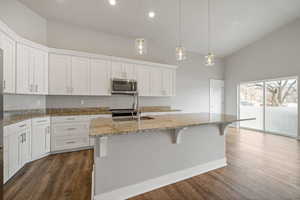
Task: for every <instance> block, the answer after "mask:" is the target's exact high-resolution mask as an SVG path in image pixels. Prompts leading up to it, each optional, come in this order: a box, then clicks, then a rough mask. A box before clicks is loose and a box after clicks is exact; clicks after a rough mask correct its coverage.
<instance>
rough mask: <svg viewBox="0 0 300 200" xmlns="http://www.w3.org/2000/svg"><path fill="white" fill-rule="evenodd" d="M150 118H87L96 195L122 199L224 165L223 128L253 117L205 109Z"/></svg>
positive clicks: (96, 196) (103, 197) (97, 197)
mask: <svg viewBox="0 0 300 200" xmlns="http://www.w3.org/2000/svg"><path fill="white" fill-rule="evenodd" d="M150 117H152V118H153V119H147V120H140V121H136V120H131V121H114V120H113V119H112V118H97V119H95V120H93V121H92V122H91V125H90V136H92V137H95V141H96V142H95V146H94V171H93V191H92V195H94V199H95V200H100V199H105V200H117V199H118V200H120V199H124V200H125V199H127V198H130V197H133V196H135V195H138V194H142V193H144V192H148V191H150V190H153V189H156V188H159V187H162V186H165V185H168V184H172V183H174V182H177V181H180V180H184V179H186V178H189V177H192V176H195V175H199V174H202V173H205V172H207V171H210V170H213V169H217V168H220V167H224V166H226V156H225V137H224V134H225V132H226V127H227V126H228V125H229V124H231V123H234V122H238V121H244V120H252V119H254V118H249V119H238V118H237V117H236V116H232V115H224V114H209V113H193V114H167V115H159V116H150Z"/></svg>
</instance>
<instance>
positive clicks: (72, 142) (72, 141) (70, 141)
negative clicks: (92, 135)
mask: <svg viewBox="0 0 300 200" xmlns="http://www.w3.org/2000/svg"><path fill="white" fill-rule="evenodd" d="M86 146H89V137H88V136H86V137H77V138H55V139H54V141H53V142H52V143H51V151H59V150H66V149H73V148H79V147H86Z"/></svg>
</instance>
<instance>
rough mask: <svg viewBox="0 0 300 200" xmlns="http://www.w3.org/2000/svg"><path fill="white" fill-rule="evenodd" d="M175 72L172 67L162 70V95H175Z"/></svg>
mask: <svg viewBox="0 0 300 200" xmlns="http://www.w3.org/2000/svg"><path fill="white" fill-rule="evenodd" d="M174 76H175V72H174V70H172V69H163V70H162V95H163V96H174V95H175V94H174V88H175V81H174V79H175V77H174Z"/></svg>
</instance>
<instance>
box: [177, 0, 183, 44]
mask: <svg viewBox="0 0 300 200" xmlns="http://www.w3.org/2000/svg"><path fill="white" fill-rule="evenodd" d="M181 7H182V1H181V0H178V22H179V23H178V40H179V46H180V47H181V45H182V41H181V34H182V27H181V26H182V22H181V20H182V19H181V17H182V13H181V12H182V10H181Z"/></svg>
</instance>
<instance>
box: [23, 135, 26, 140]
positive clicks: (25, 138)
mask: <svg viewBox="0 0 300 200" xmlns="http://www.w3.org/2000/svg"><path fill="white" fill-rule="evenodd" d="M23 135H24V141H23V142H26V133H23Z"/></svg>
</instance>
